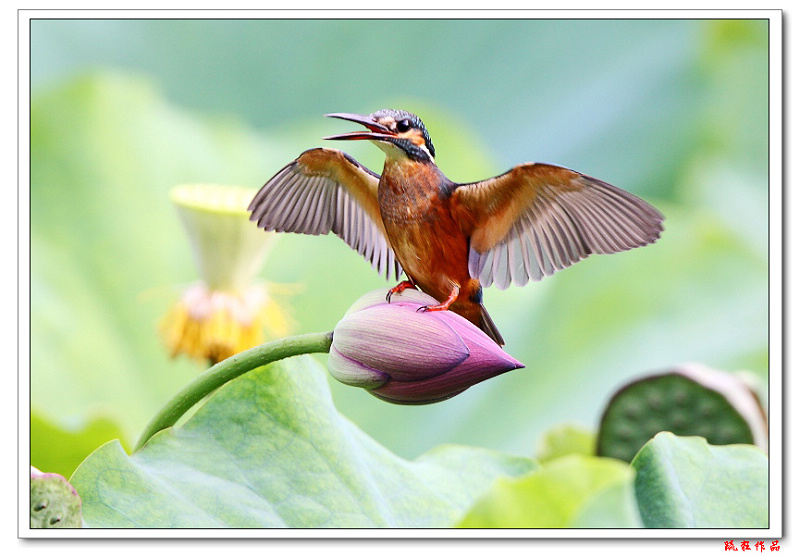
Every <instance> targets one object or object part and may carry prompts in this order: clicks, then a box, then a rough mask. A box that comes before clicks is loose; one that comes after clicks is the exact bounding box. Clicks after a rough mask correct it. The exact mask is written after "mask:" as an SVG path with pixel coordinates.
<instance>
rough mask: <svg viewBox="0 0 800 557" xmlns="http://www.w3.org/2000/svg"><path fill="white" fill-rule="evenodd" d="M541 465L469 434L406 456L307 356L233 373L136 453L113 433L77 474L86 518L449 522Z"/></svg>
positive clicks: (124, 522) (150, 524)
mask: <svg viewBox="0 0 800 557" xmlns="http://www.w3.org/2000/svg"><path fill="white" fill-rule="evenodd" d="M388 426H390V424H387V427H388ZM534 468H535V463H534V461H533V460H531V459H527V458H523V457H516V456H508V455H504V454H500V453H496V452H492V451H490V450H487V449H479V448H467V447H459V446H442V447H438V448H436V449H434V450H432V451H429V452H428V453H426V454H424V455H422V456H421V457H419V458H418V459H416V460H414V461H407V460H404V459H402V458H400V457H398V456H396V455H394V454H393V453H391V452H390V451H388V450H387V449H385V448H384V447H383V446H381V445H380V444H378V443H377V442H375V441H374V440H373V439H371V438H370V437H368V436H367V435H365V434H364V433H363V432H362V431H361V430H359V429H358V428H357V427H355V426H354V425H353V424H352V423H351V422H350V421H349V420H347V419H346V418H344V417H343V416H342V415H341V414H340V413H339V412H338V411H337V410H336V409H335V408H334V406H333V404H332V401H331V398H330V391H329V387H328V384H327V381H326V373H325V371H324V369H322V368H321V366H320V365H319V364H317V363H316V362H315V360H314V359H313V358H311V357H307V356H303V357H299V358H294V359H292V360H287V361H284V362H279V363H276V364H272V365H270V366H266V367H263V368H259V369H257V370H254V371H252V372H249V373H247V374H245V375H243V376H241V377H240V378H238V379H236V380H234V381H231V382H229V383H228V384H226V385H225V386H224V387H222V388H220V389H219V390H217V391H216V392H215V393H214V394H213V395H212V396H211V397H210V398H209V399H208V400H207V402H206V403H205V404H203V405H202V406H201V407H200V408H199V409H198V410H197V412H196V413H195V414H194V415H192V416H191V417H190V418H189V419H188V420H187V421H186V422H185V423H184V424H183V425H182V426H179V427H174V428H170V429H168V430H164V431H162V432H160V433H159V434H157V435H156V436H155V437H153V438H152V439H151V440H150V441H149V442H148V443H147V444H146V445H145V446H144V447H143V448H142V449H141V450H139V451H137V452H135V453H134V454H133V455H131V456H128V455H127V454H126V453H125V452H124V451H123V450H122V448H121V446H120V445H119V443H117V442H110V443H107V444H105V445H104V446H102V447H100V448H99V449H98V450H97V451H95V452H94V453H93V454H92V455H90V456H89V458H87V459H86V461H84V462H83V464H81V466H80V467H79V468H78V470H77V471H76V472H75V474H74V475H73V477H72V478H71V481H72V482H73V485H74V486H75V487H76V489H77V490H78V492H79V493H80V494H81V497H82V499H83V516H84V523H85V526H87V527H106V528H108V527H115V528H124V527H140V528H166V527H171V528H213V527H251V528H266V527H293V528H312V527H314V528H367V527H399V528H406V527H408V528H411V527H448V526H451V525H452V524H453V522H454V521H455V520H457V519H458V518H459V517H460V516H461V515H463V513H464V512H465V511H466V510H467V509H468V508H469V507H470V506H471V505H472V504H473V503H474V501H475V500H476V499H477V498H478V497H479V496H480V495H481V494H482V493H483V492H484V491H486V490H487V489H488V488H489V486H490V485H491V483H492V482H493V481H494V480H495V479H496V478H497V477H498V476H501V475H504V476H511V477H514V476H519V475H521V474H525V473H528V472H530V471H531V470H533V469H534Z"/></svg>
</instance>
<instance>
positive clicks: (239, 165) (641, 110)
mask: <svg viewBox="0 0 800 557" xmlns="http://www.w3.org/2000/svg"><path fill="white" fill-rule="evenodd" d="M30 31H31V88H32V95H31V102H32V113H31V135H32V137H31V297H32V299H31V389H32V392H31V405H32V411H33V422H32V452H33V462H32V463H33V465H35V466H37V467H39V468H40V469H42V470H47V471H57V472H61V473H63V474H65V475H68V474H69V473H71V472H72V469H74V467H75V466H76V465H77V464H78V462H80V460H81V459H82V458H83V457H84V456H86V454H88V452H90V451H91V450H92V449H93V448H95V447H96V446H98V445H99V444H100V443H102V442H104V441H106V440H108V439H111V438H115V437H120V438H121V439H122V440H123V443H124V444H125V445H126V446H128V447H130V446H131V445H132V444H133V442H134V441H135V439H136V438H137V437H138V435H139V433H140V432H141V430H142V428H143V427H144V425H145V423H146V422H147V421H148V420H149V418H150V417H151V416H152V414H153V413H154V412H155V411H156V410H157V409H158V408H159V407H160V406H161V405H162V404H163V403H164V402H165V401H166V400H167V399H168V398H169V397H170V396H171V395H172V394H173V393H175V392H176V391H177V390H178V389H179V388H180V387H182V386H183V385H184V384H185V383H186V382H188V381H189V380H190V379H191V378H192V377H193V376H195V375H196V374H197V373H198V372H199V371H201V370H202V369H203V366H201V365H198V364H197V363H195V362H191V361H188V360H185V359H181V358H178V359H170V358H169V357H168V355H167V354H166V351H165V349H164V346H163V344H162V342H161V340H160V338H159V337H158V334H157V325H158V322H159V319H160V318H161V316H162V315H163V314H164V313H165V312H166V311H167V309H168V308H169V307H170V305H171V304H172V303H173V302H174V301H175V300H176V298H177V296H178V295H179V293H180V291H181V287H182V286H184V285H186V284H188V283H190V282H192V281H194V280H196V279H197V272H196V269H195V267H194V265H193V262H192V257H191V253H190V248H189V243H188V241H187V238H186V235H185V233H184V231H183V230H182V228H181V226H180V223H179V222H178V220H177V216H176V214H175V211H174V208H173V207H172V206H171V204H170V201H169V197H168V194H169V191H170V189H171V188H172V187H173V186H175V185H177V184H180V183H185V182H217V183H230V184H236V185H244V186H248V187H252V188H257V187H259V186H260V185H262V184H263V183H264V182H265V181H266V180H267V179H268V178H269V177H270V176H272V175H273V174H274V173H275V172H276V171H277V170H278V169H279V168H280V167H282V166H283V165H284V164H286V163H287V162H289V161H291V160H292V159H293V158H294V157H296V156H297V155H298V154H299V153H300V152H301V151H302V150H304V149H307V148H310V147H315V146H320V145H323V144H324V142H323V141H322V140H321V137H322V136H324V135H330V134H334V133H339V132H344V131H351V130H350V128H349V127H347V124H345V123H342V122H338V123H337V121H334V120H329V119H325V118H323V117H322V115H323V114H325V113H327V112H360V113H369V112H372V111H375V110H377V109H379V108H385V107H391V108H402V109H405V110H409V111H412V112H415V113H417V114H419V115H420V116H421V118H422V119H423V121H424V122H425V123H426V125H427V127H428V129H429V131H430V133H431V136H432V138H433V142H434V144H435V146H436V151H437V155H438V157H437V163H438V164H439V166H440V167H441V168H442V169H443V170H444V171H445V173H447V174H448V176H449V177H450V178H451V179H453V180H455V181H474V180H478V179H482V178H486V177H489V176H491V175H495V174H499V173H501V172H504V171H505V170H507V169H508V168H510V167H511V166H513V165H515V164H518V163H520V162H524V161H541V162H550V163H554V164H559V165H562V166H567V167H570V168H574V169H576V170H578V171H580V172H583V173H586V174H589V175H591V176H596V177H598V178H600V179H602V180H604V181H607V182H610V183H612V184H615V185H617V186H620V187H622V188H624V189H626V190H629V191H631V192H633V193H635V194H637V195H639V196H641V197H644V198H645V199H647V200H648V201H650V202H651V203H653V204H654V205H656V206H657V207H658V208H659V209H660V210H661V211H662V212H663V213H664V214H665V215H666V223H665V226H666V230H665V232H664V235H663V238H662V239H661V240H660V241H659V242H658V243H657V244H655V245H653V246H649V247H647V248H645V249H638V250H634V251H631V252H626V253H623V254H617V255H614V256H594V257H591V258H589V259H588V260H586V261H583V262H581V263H579V264H578V265H575V266H573V267H571V268H569V269H566V270H564V271H561V272H559V273H557V274H556V275H554V276H552V277H549V278H546V279H545V280H544V281H542V282H540V283H534V284H529V285H527V286H526V287H524V288H516V287H513V286H512V287H511V288H510V289H509V290H506V291H498V290H496V289H494V288H490V289H488V290H487V291H486V292H485V301H486V305H487V307H488V308H489V310H490V312H491V314H492V316H493V318H494V320H495V322H496V324H497V325H498V327H499V328H500V330H501V332H502V333H503V335H504V336H505V338H506V342H507V345H506V349H507V351H508V352H509V353H510V354H512V355H513V356H514V357H516V358H517V359H519V360H521V361H522V362H524V363H525V364H526V366H527V367H526V368H525V369H523V370H519V371H515V372H512V373H509V374H506V375H503V376H501V377H498V378H496V379H493V380H491V381H489V382H486V383H484V384H481V385H478V386H476V387H473V388H471V389H470V390H468V391H467V392H465V393H463V394H461V395H459V396H458V397H456V398H454V399H451V400H449V401H446V402H443V403H439V404H436V405H432V406H423V407H403V406H393V405H390V404H387V403H384V402H381V401H379V400H377V399H375V398H373V397H372V396H370V395H369V394H367V393H365V392H363V391H361V390H358V389H353V388H348V387H344V386H342V385H339V384H336V383H335V382H332V390H333V396H334V399H335V402H336V404H337V406H338V408H339V409H340V410H341V412H343V413H344V414H345V415H347V416H348V417H349V418H350V419H352V420H353V421H354V422H356V423H357V424H358V425H359V426H361V427H362V428H363V429H364V430H365V431H366V432H367V433H369V434H370V435H372V436H373V437H375V438H376V439H378V440H379V441H380V442H382V443H383V444H385V445H386V446H388V447H389V448H391V449H392V450H394V451H396V452H397V453H398V454H400V455H402V456H405V457H409V458H413V457H415V456H417V455H418V454H420V453H422V452H423V451H425V450H427V449H429V448H431V447H433V446H436V445H439V444H442V443H468V444H474V445H482V446H486V447H491V448H495V449H500V450H504V451H508V452H512V453H516V454H522V455H531V454H532V453H533V452H534V448H535V446H536V443H537V441H538V439H539V438H540V436H541V434H542V432H544V431H545V430H547V429H548V428H550V427H552V426H554V425H556V424H560V423H563V422H575V423H578V424H582V425H585V426H587V427H590V428H592V427H595V426H596V425H597V422H598V420H599V417H600V413H601V411H602V407H603V405H604V404H605V403H606V401H607V400H608V399H609V397H610V396H611V395H612V394H613V392H614V391H615V390H616V389H617V388H618V387H619V386H621V384H623V383H624V382H625V381H627V380H628V379H631V378H633V377H635V376H638V375H640V374H642V373H645V372H650V371H662V370H664V369H666V368H669V367H671V366H673V365H675V364H679V363H683V362H686V361H698V362H702V363H704V364H707V365H710V366H713V367H718V368H720V369H725V370H730V371H734V370H749V371H751V372H753V373H754V374H755V375H756V376H758V377H760V378H761V379H762V380H764V381H766V378H767V366H768V351H767V341H768V330H767V325H768V321H767V309H768V308H767V300H768V290H767V277H768V265H767V244H768V230H767V216H768V173H767V171H768V126H767V123H768V121H767V117H768V98H767V93H768V72H767V69H768V68H767V63H768V47H767V41H768V32H769V29H768V22H767V21H766V20H761V21H748V20H727V21H714V20H491V21H481V20H430V21H427V20H280V21H274V20H146V19H142V20H33V21H32V22H31V26H30ZM329 146H334V147H339V148H342V149H345V150H346V151H348V152H349V153H351V154H352V155H354V156H355V157H356V158H358V159H359V160H360V161H362V162H363V163H365V164H366V165H368V166H370V167H371V168H372V169H373V170H375V171H380V169H381V166H382V153H381V152H380V151H379V150H378V149H376V148H375V147H374V146H372V145H369V144H364V145H355V144H346V145H342V144H332V143H331V144H330V145H329ZM261 276H262V277H263V278H264V279H266V280H267V281H270V282H273V283H282V284H290V285H294V286H295V287H296V289H297V292H296V293H295V294H293V295H290V296H286V297H284V298H283V300H284V302H285V305H286V306H287V307H289V308H291V312H292V317H293V319H294V320H295V322H296V326H295V332H297V333H303V332H313V331H322V330H330V329H332V328H333V326H334V325H335V323H336V322H337V321H338V319H339V318H340V317H341V315H342V314H343V312H344V311H345V310H346V309H347V307H348V306H349V305H350V304H351V303H352V302H353V301H354V300H355V299H356V298H358V297H359V296H360V295H361V294H363V293H364V292H365V291H367V290H371V289H375V288H387V287H389V286H391V285H390V284H389V283H387V282H385V281H384V280H383V279H382V278H381V277H379V276H378V275H377V274H376V273H374V271H372V270H371V269H370V266H369V265H368V264H367V263H366V262H365V261H363V260H362V259H361V258H360V256H358V255H357V254H356V253H355V252H352V251H351V250H350V249H349V248H348V247H347V246H346V245H345V244H344V243H343V242H341V241H340V240H339V239H338V238H336V237H335V236H332V235H330V236H325V237H304V236H299V235H293V234H286V235H282V236H281V237H280V238H279V239H278V240H277V241H276V244H275V247H274V249H273V250H272V252H271V254H270V256H269V260H268V262H267V265H266V267H265V268H264V270H263V272H262V274H261ZM318 358H319V360H320V362H322V363H324V361H325V358H324V357H322V356H319V357H318Z"/></svg>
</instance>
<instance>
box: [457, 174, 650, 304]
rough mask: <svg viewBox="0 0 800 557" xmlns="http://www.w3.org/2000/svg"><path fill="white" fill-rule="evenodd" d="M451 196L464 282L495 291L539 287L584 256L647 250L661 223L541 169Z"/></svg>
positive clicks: (639, 204)
mask: <svg viewBox="0 0 800 557" xmlns="http://www.w3.org/2000/svg"><path fill="white" fill-rule="evenodd" d="M452 196H453V201H454V203H453V204H452V207H453V209H452V211H453V213H454V217H455V218H456V219H457V220H458V221H459V222H460V223H462V227H463V229H464V232H465V233H466V234H467V235H468V236H469V237H470V254H469V272H470V275H472V276H473V277H474V278H479V279H480V282H481V284H482V285H483V286H489V285H491V284H492V283H495V284H496V285H497V286H498V288H501V289H503V288H507V287H508V285H509V284H511V283H512V282H513V283H514V284H516V285H520V286H521V285H523V284H525V283H527V282H528V281H529V280H540V279H541V278H542V277H544V276H547V275H551V274H553V273H554V272H555V271H558V270H560V269H563V268H565V267H568V266H569V265H572V264H573V263H576V262H577V261H580V260H581V259H583V258H584V257H586V256H588V255H589V254H591V253H615V252H619V251H624V250H628V249H631V248H635V247H638V246H644V245H646V244H650V243H652V242H654V241H655V240H656V239H657V238H658V237H659V235H660V233H661V230H662V224H661V223H662V221H663V219H664V218H663V216H662V215H661V213H659V212H658V211H657V210H656V209H655V208H653V207H652V206H651V205H649V204H648V203H646V202H645V201H643V200H641V199H639V198H638V197H636V196H635V195H632V194H630V193H628V192H626V191H624V190H621V189H619V188H617V187H614V186H612V185H610V184H607V183H605V182H602V181H600V180H597V179H595V178H591V177H589V176H586V175H584V174H580V173H578V172H575V171H573V170H569V169H567V168H562V167H559V166H553V165H549V164H541V163H526V164H521V165H519V166H516V167H514V168H512V169H511V170H509V171H508V172H506V173H505V174H502V175H500V176H497V177H495V178H490V179H488V180H484V181H482V182H476V183H472V184H459V185H457V186H456V187H455V189H454V190H453V192H452Z"/></svg>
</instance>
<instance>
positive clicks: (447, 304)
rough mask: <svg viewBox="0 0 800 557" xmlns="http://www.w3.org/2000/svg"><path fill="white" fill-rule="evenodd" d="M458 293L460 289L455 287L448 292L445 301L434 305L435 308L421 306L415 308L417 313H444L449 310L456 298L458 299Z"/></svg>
mask: <svg viewBox="0 0 800 557" xmlns="http://www.w3.org/2000/svg"><path fill="white" fill-rule="evenodd" d="M460 291H461V289H460V288H459V287H457V286H456V287H455V288H453V290H452V291H451V292H450V295H449V296H448V297H447V299H446V300H445V301H444V302H442V303H441V304H436V305H435V306H421V307H418V308H417V311H445V310H447V309H450V304H452V303H453V302H455V301H456V298H458V293H459V292H460Z"/></svg>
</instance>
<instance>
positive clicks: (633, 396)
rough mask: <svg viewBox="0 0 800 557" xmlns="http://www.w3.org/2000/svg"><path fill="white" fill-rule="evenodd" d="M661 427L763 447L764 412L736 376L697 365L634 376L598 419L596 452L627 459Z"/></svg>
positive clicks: (722, 442)
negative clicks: (645, 375) (644, 375)
mask: <svg viewBox="0 0 800 557" xmlns="http://www.w3.org/2000/svg"><path fill="white" fill-rule="evenodd" d="M661 431H670V432H672V433H674V434H675V435H680V436H693V435H697V436H700V437H704V438H705V439H706V440H707V441H708V443H710V444H712V445H730V444H735V443H747V444H754V445H757V446H759V447H760V448H762V449H763V450H766V448H767V428H766V418H765V414H764V410H763V409H762V407H761V405H760V403H759V401H758V398H757V397H756V396H755V394H754V393H753V392H752V390H750V388H749V387H748V386H747V384H746V383H745V382H744V381H742V380H741V379H740V378H738V377H737V376H736V375H733V374H731V373H727V372H723V371H718V370H715V369H711V368H708V367H705V366H702V365H698V364H687V365H683V366H680V367H678V368H676V369H674V370H671V371H669V372H666V373H662V374H657V375H650V376H647V377H644V378H642V379H637V380H635V381H633V382H631V383H629V384H627V385H626V386H624V387H623V388H622V389H620V390H619V391H617V393H616V394H615V395H614V396H613V397H612V398H611V400H610V401H609V403H608V406H607V407H606V409H605V412H604V413H603V417H602V419H601V421H600V429H599V432H598V436H597V454H598V455H599V456H609V457H614V458H618V459H620V460H624V461H627V462H630V461H631V460H632V459H633V457H634V456H636V453H637V452H638V451H639V449H640V448H641V447H642V446H643V445H644V444H645V443H646V442H647V441H648V440H650V439H651V438H652V437H654V436H655V435H656V434H657V433H659V432H661Z"/></svg>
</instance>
